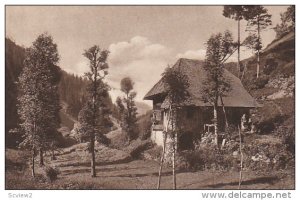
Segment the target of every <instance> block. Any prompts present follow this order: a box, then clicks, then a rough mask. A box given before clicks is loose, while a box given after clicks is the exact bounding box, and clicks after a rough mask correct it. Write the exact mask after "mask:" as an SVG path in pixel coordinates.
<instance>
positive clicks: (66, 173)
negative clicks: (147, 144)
mask: <svg viewBox="0 0 300 200" xmlns="http://www.w3.org/2000/svg"><path fill="white" fill-rule="evenodd" d="M138 169H140V168H128V167H124V168H106V169H97V173H101V172H119V173H122V170H138ZM90 171H91V170H90V169H87V168H86V169H70V170H64V171H63V173H62V174H63V175H64V176H67V175H72V174H76V173H78V174H80V173H90ZM161 175H162V176H170V175H172V172H171V171H167V172H162V173H161ZM146 176H158V172H152V173H133V174H131V173H127V174H116V175H99V174H98V175H97V177H121V178H135V177H146Z"/></svg>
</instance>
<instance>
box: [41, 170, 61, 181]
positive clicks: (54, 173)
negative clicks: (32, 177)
mask: <svg viewBox="0 0 300 200" xmlns="http://www.w3.org/2000/svg"><path fill="white" fill-rule="evenodd" d="M44 171H45V175H46V177H47V178H48V179H49V180H50V181H51V182H52V181H55V180H56V179H57V175H58V174H59V173H60V172H59V170H58V169H56V168H53V167H50V166H46V167H45V168H44Z"/></svg>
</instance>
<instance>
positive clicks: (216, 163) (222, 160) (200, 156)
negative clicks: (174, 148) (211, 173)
mask: <svg viewBox="0 0 300 200" xmlns="http://www.w3.org/2000/svg"><path fill="white" fill-rule="evenodd" d="M178 157H179V158H178V162H180V163H178V164H177V165H178V167H179V168H180V169H183V168H185V169H189V170H205V169H212V170H229V169H231V168H233V167H236V166H235V163H236V159H235V158H234V157H233V156H232V153H231V152H228V151H223V150H220V149H218V148H216V147H215V146H214V144H211V145H206V146H202V147H201V148H199V149H197V150H194V151H184V152H181V154H180V155H179V156H178Z"/></svg>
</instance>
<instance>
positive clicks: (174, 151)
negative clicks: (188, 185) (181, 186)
mask: <svg viewBox="0 0 300 200" xmlns="http://www.w3.org/2000/svg"><path fill="white" fill-rule="evenodd" d="M173 137H174V138H173V140H174V141H173V160H172V164H173V165H172V168H173V189H174V190H176V166H175V164H176V135H174V136H173Z"/></svg>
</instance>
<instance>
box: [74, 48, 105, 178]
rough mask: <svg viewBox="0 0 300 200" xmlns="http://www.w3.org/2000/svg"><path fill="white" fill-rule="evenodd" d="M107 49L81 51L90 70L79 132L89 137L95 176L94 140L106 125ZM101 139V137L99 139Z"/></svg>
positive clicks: (94, 175) (101, 135) (101, 134)
mask: <svg viewBox="0 0 300 200" xmlns="http://www.w3.org/2000/svg"><path fill="white" fill-rule="evenodd" d="M108 53H109V52H108V51H107V50H102V49H100V47H99V46H96V45H95V46H92V47H91V48H89V49H88V50H85V52H84V53H83V55H84V57H86V58H87V59H88V60H89V67H90V71H89V72H87V73H85V76H86V77H87V79H88V81H89V83H88V85H87V93H88V94H87V101H86V103H85V105H84V107H83V108H82V110H81V111H80V114H79V117H78V118H79V122H80V132H81V133H84V134H85V135H86V136H87V137H88V138H89V141H90V142H89V152H90V153H91V176H92V177H96V161H95V141H96V139H97V138H102V137H103V134H104V133H105V132H104V131H103V128H104V127H106V126H107V124H106V123H105V122H107V120H108V118H107V115H106V114H107V110H106V106H105V101H104V99H105V98H107V96H108V90H109V87H108V85H107V84H106V83H105V82H104V78H105V77H106V75H107V74H108V72H107V69H108V64H107V57H108ZM100 140H101V139H100Z"/></svg>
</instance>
